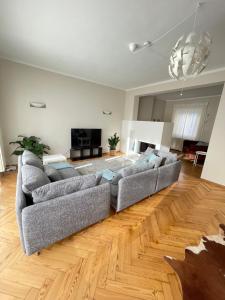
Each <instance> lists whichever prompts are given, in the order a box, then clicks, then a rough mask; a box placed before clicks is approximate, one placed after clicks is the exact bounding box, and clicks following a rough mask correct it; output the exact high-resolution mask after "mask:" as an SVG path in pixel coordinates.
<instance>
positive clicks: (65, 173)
mask: <svg viewBox="0 0 225 300" xmlns="http://www.w3.org/2000/svg"><path fill="white" fill-rule="evenodd" d="M58 172H59V174H60V175H61V176H62V179H67V178H71V177H76V176H80V173H79V172H78V171H77V170H75V169H74V168H65V169H60V170H58Z"/></svg>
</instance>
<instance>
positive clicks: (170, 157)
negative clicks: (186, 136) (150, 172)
mask: <svg viewBox="0 0 225 300" xmlns="http://www.w3.org/2000/svg"><path fill="white" fill-rule="evenodd" d="M157 155H158V156H159V157H161V158H162V159H163V161H164V165H168V164H171V163H173V162H175V161H177V154H176V153H171V152H164V151H158V154H157Z"/></svg>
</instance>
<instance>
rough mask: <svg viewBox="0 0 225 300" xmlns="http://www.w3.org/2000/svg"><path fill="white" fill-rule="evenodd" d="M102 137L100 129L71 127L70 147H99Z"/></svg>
mask: <svg viewBox="0 0 225 300" xmlns="http://www.w3.org/2000/svg"><path fill="white" fill-rule="evenodd" d="M101 139H102V130H101V129H89V128H72V129H71V147H72V148H73V149H75V148H85V147H100V146H101Z"/></svg>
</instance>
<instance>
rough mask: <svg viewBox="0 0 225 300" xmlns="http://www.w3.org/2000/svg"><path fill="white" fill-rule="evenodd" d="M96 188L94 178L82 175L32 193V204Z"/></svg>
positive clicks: (93, 176)
mask: <svg viewBox="0 0 225 300" xmlns="http://www.w3.org/2000/svg"><path fill="white" fill-rule="evenodd" d="M94 186H96V176H95V175H94V174H92V175H83V176H76V177H71V178H68V179H65V180H60V181H56V182H52V183H49V184H46V185H45V186H42V187H40V188H37V189H36V190H34V191H33V192H32V197H33V202H34V203H39V202H43V201H47V200H51V199H54V198H57V197H61V196H65V195H68V194H72V193H75V192H78V191H80V190H85V189H88V188H91V187H94Z"/></svg>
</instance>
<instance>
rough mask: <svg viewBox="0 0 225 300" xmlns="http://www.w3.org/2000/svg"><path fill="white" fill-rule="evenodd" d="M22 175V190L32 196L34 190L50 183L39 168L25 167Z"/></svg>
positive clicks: (22, 169)
mask: <svg viewBox="0 0 225 300" xmlns="http://www.w3.org/2000/svg"><path fill="white" fill-rule="evenodd" d="M21 173H22V181H23V183H22V189H23V192H24V193H26V194H31V193H32V191H33V190H35V189H37V188H39V187H41V186H43V185H45V184H48V183H50V180H49V178H48V176H47V175H46V174H45V173H44V172H43V171H42V170H41V169H39V168H37V167H34V166H30V165H23V166H22V168H21Z"/></svg>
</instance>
